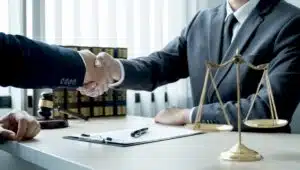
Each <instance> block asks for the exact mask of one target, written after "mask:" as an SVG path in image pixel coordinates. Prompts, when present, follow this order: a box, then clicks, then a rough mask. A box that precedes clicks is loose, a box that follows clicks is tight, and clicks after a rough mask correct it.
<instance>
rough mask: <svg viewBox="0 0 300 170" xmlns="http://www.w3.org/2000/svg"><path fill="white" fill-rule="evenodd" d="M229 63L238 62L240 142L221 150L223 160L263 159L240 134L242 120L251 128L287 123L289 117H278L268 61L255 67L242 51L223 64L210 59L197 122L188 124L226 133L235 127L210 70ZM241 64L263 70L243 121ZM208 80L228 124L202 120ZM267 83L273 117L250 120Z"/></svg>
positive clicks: (197, 127) (237, 103)
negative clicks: (203, 121)
mask: <svg viewBox="0 0 300 170" xmlns="http://www.w3.org/2000/svg"><path fill="white" fill-rule="evenodd" d="M229 64H235V65H236V85H237V102H236V107H237V119H238V124H237V129H238V143H237V144H236V145H234V146H233V147H232V148H231V149H229V150H228V151H226V152H222V153H221V155H220V158H221V159H223V160H229V161H239V162H242V161H259V160H262V158H263V157H262V156H261V155H260V154H259V153H258V152H256V151H254V150H252V149H250V148H248V147H246V146H245V145H244V144H243V143H242V135H241V133H242V132H241V123H242V122H243V123H244V124H245V125H246V126H248V127H252V128H278V127H283V126H286V125H287V124H288V121H287V120H282V119H278V115H277V111H276V106H275V101H274V96H273V93H272V88H271V83H270V80H269V76H268V64H261V65H258V66H254V65H252V64H250V63H247V62H246V61H245V60H244V59H243V58H242V56H241V55H240V54H239V51H238V50H237V51H236V55H234V56H233V57H232V59H231V60H229V61H227V62H225V63H222V64H214V63H210V62H207V63H206V74H205V80H204V86H203V89H202V94H201V97H200V103H199V107H198V110H197V116H196V120H195V123H193V124H188V125H186V126H187V128H190V129H193V130H198V131H203V132H225V131H232V130H233V126H232V125H231V123H230V121H229V117H228V113H227V111H226V109H225V106H224V103H223V101H222V99H221V95H220V93H219V91H218V89H217V85H216V83H215V80H214V78H213V75H212V73H211V69H220V68H223V67H225V66H227V65H229ZM241 64H246V65H247V66H248V67H250V68H251V69H254V70H257V71H263V74H262V78H261V80H260V82H259V84H258V87H257V90H256V93H255V95H254V97H253V99H252V101H251V105H250V108H249V110H248V113H247V115H246V118H245V119H244V120H241V119H242V118H241V108H240V107H241V106H240V98H241V97H240V65H241ZM208 79H210V80H211V83H212V85H213V87H214V90H215V92H216V95H217V98H218V101H219V103H220V106H221V109H222V113H223V115H224V118H225V120H226V123H227V124H207V123H201V116H202V112H203V104H204V99H205V96H206V91H207V83H208ZM264 82H265V86H266V88H267V93H268V98H269V105H270V107H269V108H270V112H271V119H253V120H248V119H249V116H250V114H251V111H252V108H253V106H254V102H255V99H256V98H257V96H258V93H259V90H260V88H261V86H262V84H263V83H264Z"/></svg>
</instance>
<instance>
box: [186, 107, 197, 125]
mask: <svg viewBox="0 0 300 170" xmlns="http://www.w3.org/2000/svg"><path fill="white" fill-rule="evenodd" d="M194 109H195V107H193V108H192V109H190V111H189V112H186V113H185V120H186V121H187V122H186V123H192V120H193V112H194Z"/></svg>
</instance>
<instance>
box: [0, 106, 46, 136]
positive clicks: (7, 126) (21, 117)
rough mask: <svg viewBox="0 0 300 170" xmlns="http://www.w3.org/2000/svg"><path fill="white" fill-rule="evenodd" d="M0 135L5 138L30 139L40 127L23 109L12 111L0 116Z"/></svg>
mask: <svg viewBox="0 0 300 170" xmlns="http://www.w3.org/2000/svg"><path fill="white" fill-rule="evenodd" d="M0 123H1V124H2V126H1V127H0V135H1V136H2V137H4V138H5V139H7V140H18V141H21V140H30V139H33V138H34V137H35V136H36V135H37V134H38V133H39V132H40V129H41V126H40V124H39V122H38V121H37V120H36V119H35V118H34V117H33V116H30V115H29V114H28V113H27V112H25V111H14V112H10V113H8V114H6V115H5V116H3V117H1V118H0Z"/></svg>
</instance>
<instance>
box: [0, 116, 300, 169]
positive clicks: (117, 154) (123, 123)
mask: <svg viewBox="0 0 300 170" xmlns="http://www.w3.org/2000/svg"><path fill="white" fill-rule="evenodd" d="M151 123H153V120H152V119H148V118H140V117H129V116H128V117H126V118H104V119H98V120H91V121H88V122H83V121H79V120H76V121H72V122H70V126H71V127H69V128H66V129H60V130H43V131H42V132H41V133H40V134H39V135H38V136H37V138H36V140H35V141H28V142H23V143H17V142H8V143H6V144H3V145H0V149H2V150H4V151H7V152H9V153H11V154H13V155H15V156H18V157H20V158H21V159H24V160H26V161H29V162H32V163H34V164H37V165H38V166H41V167H43V168H45V169H49V170H60V169H62V170H69V169H70V170H88V169H89V170H90V169H93V170H102V169H103V170H119V169H121V170H258V169H261V170H281V169H282V170H299V168H300V135H290V134H254V133H253V134H250V133H247V134H246V133H244V134H243V143H244V144H246V146H248V147H250V148H251V149H254V150H256V151H258V152H260V153H261V154H262V155H263V156H264V159H263V160H262V161H258V162H248V163H240V162H228V161H222V160H220V159H219V155H220V153H221V152H222V151H226V150H228V149H229V148H231V147H232V146H233V145H234V144H236V142H237V133H235V132H227V133H209V134H200V135H196V136H191V137H185V138H179V139H173V140H168V141H162V142H157V143H151V144H144V145H138V146H132V147H116V146H108V145H101V144H91V143H85V142H78V141H72V140H67V139H62V137H63V136H65V135H70V134H74V133H88V132H102V131H108V130H116V129H122V128H132V127H135V126H143V125H149V124H151Z"/></svg>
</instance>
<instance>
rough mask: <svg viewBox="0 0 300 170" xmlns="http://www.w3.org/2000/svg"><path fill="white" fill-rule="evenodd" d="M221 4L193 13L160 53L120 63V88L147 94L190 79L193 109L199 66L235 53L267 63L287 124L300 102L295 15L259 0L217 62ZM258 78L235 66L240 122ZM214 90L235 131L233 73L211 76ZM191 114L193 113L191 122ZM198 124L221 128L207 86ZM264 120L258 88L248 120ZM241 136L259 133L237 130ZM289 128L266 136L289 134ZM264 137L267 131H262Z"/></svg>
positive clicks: (299, 27) (201, 73)
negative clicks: (238, 71) (238, 77)
mask: <svg viewBox="0 0 300 170" xmlns="http://www.w3.org/2000/svg"><path fill="white" fill-rule="evenodd" d="M225 7H226V5H225V3H224V4H222V5H220V6H218V7H216V8H212V9H206V10H202V11H199V12H198V13H197V15H196V16H195V17H194V19H193V20H192V21H191V22H190V23H189V25H188V26H187V27H186V28H185V29H184V30H183V31H182V34H181V35H180V36H178V37H176V38H175V39H174V40H173V41H171V42H170V43H169V44H168V45H167V46H166V47H165V48H163V49H162V50H160V51H157V52H154V53H152V54H150V55H149V56H148V57H141V58H136V59H131V60H128V61H126V60H122V63H123V65H124V69H125V80H124V82H123V84H122V85H121V86H120V88H126V89H133V90H146V91H152V90H154V89H155V88H156V87H158V86H161V85H165V84H167V83H172V82H175V81H177V80H179V79H181V78H187V77H190V80H191V87H192V94H193V101H194V105H195V106H197V105H198V104H199V99H200V96H201V92H202V87H203V84H204V83H203V82H204V81H203V80H204V77H205V71H206V67H205V62H206V61H211V62H214V63H222V62H225V61H228V60H229V59H231V57H232V56H233V55H234V54H235V52H236V50H237V49H239V50H240V53H241V54H242V56H243V57H244V59H245V60H246V61H247V62H249V63H252V64H253V65H259V64H264V63H270V67H269V68H270V69H269V78H270V82H271V86H272V88H273V93H274V98H275V103H276V108H277V112H278V116H279V118H280V119H287V120H288V121H290V120H291V118H292V114H293V112H294V110H295V108H296V106H297V104H298V103H299V98H300V90H299V89H298V87H300V58H299V57H300V10H299V9H298V8H296V7H294V6H292V5H291V4H288V3H287V2H285V1H283V0H261V1H260V2H259V4H258V5H257V7H256V8H255V9H254V11H253V12H252V13H251V14H250V16H249V17H248V19H247V20H246V21H245V23H244V24H243V25H242V27H241V28H240V31H239V32H238V34H237V36H236V38H235V39H234V41H233V42H232V44H231V46H230V47H229V49H228V51H227V52H226V53H225V54H224V56H220V49H221V38H222V36H221V35H222V34H221V33H222V29H223V21H224V18H225V13H226V9H225ZM261 77H262V72H260V71H253V70H251V69H249V68H248V67H246V66H244V65H242V66H241V98H242V99H241V111H242V116H243V118H244V117H245V115H246V114H247V111H248V110H249V107H250V103H251V99H252V98H253V95H254V93H255V91H256V88H257V85H258V83H259V81H260V79H261ZM215 80H216V83H217V87H218V89H219V91H220V94H221V96H222V100H223V101H224V103H226V109H227V111H228V112H229V118H230V120H231V123H232V124H233V125H234V126H235V127H236V125H237V109H236V106H235V103H236V99H237V97H236V96H237V95H236V69H235V66H233V65H230V66H228V67H226V68H223V69H218V70H217V71H216V73H215ZM196 111H197V109H194V113H193V116H192V117H193V120H195V116H196ZM203 111H204V112H203V117H202V119H203V120H205V121H207V120H209V121H210V122H215V123H226V122H225V119H224V117H223V114H222V112H221V108H220V105H219V103H218V100H217V97H216V94H215V92H214V89H213V86H212V85H211V84H209V87H208V92H207V94H206V103H205V105H204V110H203ZM261 118H270V110H269V100H268V94H267V91H266V86H265V85H264V86H263V87H262V88H261V89H260V91H259V96H258V98H257V99H256V100H255V105H254V108H253V110H252V114H251V116H250V118H249V119H261ZM243 130H244V131H247V130H248V131H260V132H263V130H262V129H251V128H247V127H245V126H243ZM289 131H290V129H289V126H286V127H284V128H278V129H272V130H271V131H270V132H289ZM266 132H268V131H266Z"/></svg>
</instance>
